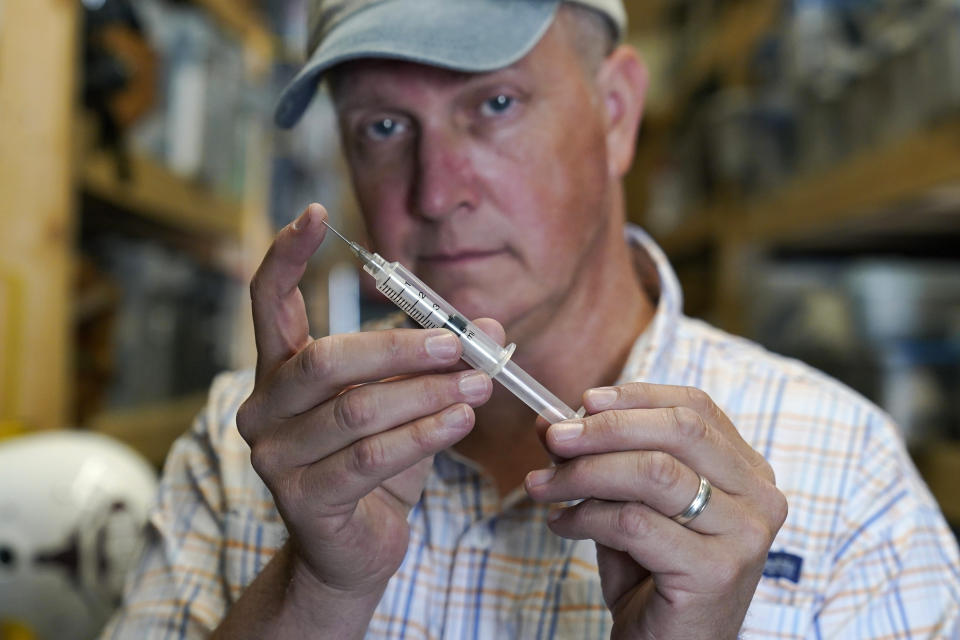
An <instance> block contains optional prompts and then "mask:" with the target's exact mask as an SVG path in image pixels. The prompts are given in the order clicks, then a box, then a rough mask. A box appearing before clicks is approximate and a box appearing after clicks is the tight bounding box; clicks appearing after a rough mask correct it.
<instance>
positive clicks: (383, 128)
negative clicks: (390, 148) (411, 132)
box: [367, 118, 403, 140]
mask: <svg viewBox="0 0 960 640" xmlns="http://www.w3.org/2000/svg"><path fill="white" fill-rule="evenodd" d="M401 131H403V125H402V124H400V123H399V122H397V121H396V120H394V119H393V118H383V119H381V120H377V121H376V122H373V123H371V124H369V125H367V133H368V134H369V135H370V136H371V137H373V138H376V139H378V140H385V139H387V138H389V137H391V136H393V135H395V134H397V133H399V132H401Z"/></svg>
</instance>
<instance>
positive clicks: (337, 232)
mask: <svg viewBox="0 0 960 640" xmlns="http://www.w3.org/2000/svg"><path fill="white" fill-rule="evenodd" d="M322 222H323V224H325V225H327V229H330V231H333V232H334V233H335V234H337V236H338V237H339V238H340V239H341V240H343V241H344V242H346V243H347V244H348V245H350V246H351V247H352V246H353V243H352V242H350V241H349V240H347V239H346V238H345V237H343V234H342V233H340V232H339V231H337V230H336V229H334V228H333V227H331V226H330V223H329V222H327V221H326V220H323V221H322Z"/></svg>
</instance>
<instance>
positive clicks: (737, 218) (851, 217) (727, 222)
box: [660, 117, 960, 254]
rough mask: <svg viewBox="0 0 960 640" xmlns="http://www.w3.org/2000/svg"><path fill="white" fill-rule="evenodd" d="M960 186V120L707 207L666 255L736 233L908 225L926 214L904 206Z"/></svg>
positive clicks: (789, 238) (785, 237) (744, 236)
mask: <svg viewBox="0 0 960 640" xmlns="http://www.w3.org/2000/svg"><path fill="white" fill-rule="evenodd" d="M954 186H960V117H958V118H955V119H953V120H950V121H948V122H945V123H942V124H940V125H938V126H935V127H932V128H930V129H927V130H924V131H920V132H917V133H914V134H912V135H910V136H909V137H907V138H906V139H903V140H897V141H893V142H891V143H889V144H887V145H885V146H883V147H882V148H879V149H875V150H871V151H867V152H863V153H861V154H859V155H858V156H856V157H854V158H852V159H850V160H848V161H846V162H844V163H842V164H841V165H839V166H837V167H834V168H832V169H829V170H827V171H825V172H824V173H823V174H821V175H816V176H810V177H803V178H798V179H796V180H794V181H793V182H791V183H790V184H788V185H786V186H784V187H782V188H781V189H778V190H776V192H774V193H771V194H768V195H766V196H765V197H763V198H761V199H759V200H757V201H755V202H746V203H742V204H740V205H736V204H732V203H727V204H726V205H715V206H706V207H703V208H702V209H700V210H699V211H697V212H695V213H693V214H691V215H690V216H689V217H688V218H687V221H686V222H684V223H683V224H681V225H680V227H679V228H678V229H677V230H676V231H674V232H672V233H669V234H667V235H665V236H663V237H662V238H660V242H661V243H662V244H663V246H664V248H665V249H666V250H667V252H668V253H671V254H684V253H689V252H691V251H695V250H698V249H700V248H701V247H702V246H703V245H704V244H706V243H716V244H722V243H723V242H725V241H727V240H728V239H730V238H731V237H732V238H736V239H737V241H738V242H747V243H752V244H758V245H777V244H784V243H787V244H789V243H796V242H800V241H803V240H805V239H810V238H816V237H818V236H821V237H822V236H828V235H835V234H843V233H853V232H855V231H863V230H869V229H871V228H884V229H887V230H909V229H910V228H911V227H912V226H918V225H920V224H923V223H925V222H927V219H926V218H924V217H922V216H921V217H919V218H914V219H912V220H911V219H909V218H905V217H904V216H902V215H899V214H900V212H901V211H902V210H904V208H905V207H909V208H910V209H911V210H912V209H916V208H917V206H916V205H917V204H918V203H921V202H923V201H924V200H925V199H927V198H928V197H930V196H931V195H935V194H936V193H937V192H938V191H940V192H942V191H943V190H944V189H946V188H950V187H954ZM958 206H960V202H958ZM951 217H952V216H951ZM891 219H893V220H894V222H893V223H891Z"/></svg>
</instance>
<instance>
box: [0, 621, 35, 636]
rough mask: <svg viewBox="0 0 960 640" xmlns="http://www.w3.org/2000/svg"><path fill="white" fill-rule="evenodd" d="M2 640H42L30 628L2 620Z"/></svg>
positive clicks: (0, 630)
mask: <svg viewBox="0 0 960 640" xmlns="http://www.w3.org/2000/svg"><path fill="white" fill-rule="evenodd" d="M0 640H40V639H39V637H38V636H37V635H36V634H35V633H34V632H33V631H31V630H30V629H29V627H27V626H25V625H23V624H20V623H19V622H15V621H13V620H0Z"/></svg>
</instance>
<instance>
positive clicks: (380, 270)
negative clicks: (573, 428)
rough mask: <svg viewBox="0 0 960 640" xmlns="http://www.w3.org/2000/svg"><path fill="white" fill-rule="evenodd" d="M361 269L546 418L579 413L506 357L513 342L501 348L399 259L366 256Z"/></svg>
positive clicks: (556, 419)
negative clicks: (453, 337)
mask: <svg viewBox="0 0 960 640" xmlns="http://www.w3.org/2000/svg"><path fill="white" fill-rule="evenodd" d="M370 256H371V257H370V261H369V262H366V263H365V264H364V266H363V268H364V270H365V271H366V272H367V273H369V274H370V275H372V276H373V277H374V278H375V279H376V281H377V289H378V290H379V291H380V292H381V293H382V294H383V295H385V296H387V298H389V299H390V300H391V301H392V302H393V303H394V304H396V305H397V306H398V307H400V309H401V310H403V311H404V313H406V314H407V315H408V316H410V317H411V318H412V319H413V320H414V321H416V322H417V323H418V324H419V325H420V326H422V327H424V328H426V329H435V328H437V327H443V328H445V329H449V330H450V331H453V332H454V333H455V334H456V335H457V336H458V337H459V338H460V342H461V344H463V356H462V357H463V359H464V361H466V363H467V364H469V365H470V366H471V367H473V368H474V369H477V370H480V371H483V372H485V373H487V375H489V376H490V377H491V378H493V379H495V380H498V381H500V383H501V384H502V385H503V386H505V387H506V388H507V389H508V390H509V391H510V392H512V393H513V394H514V395H515V396H517V398H519V399H520V400H522V401H523V402H524V403H526V405H527V406H528V407H530V408H531V409H533V410H534V411H536V412H537V413H538V414H539V415H541V416H543V417H544V418H545V419H546V420H547V421H548V422H550V423H551V424H553V423H554V422H560V421H562V420H569V419H572V418H577V417H579V416H578V414H577V413H575V412H574V411H573V409H571V408H570V407H568V406H567V405H566V404H564V403H563V401H562V400H560V399H559V398H558V397H557V396H555V395H553V394H552V393H551V392H550V391H549V390H548V389H547V388H546V387H544V386H543V385H542V384H540V383H539V382H537V381H536V380H534V379H533V377H531V376H530V375H529V374H528V373H527V372H526V371H524V370H523V369H521V368H520V367H519V366H517V364H516V363H515V362H512V361H511V360H510V356H511V355H512V354H513V348H514V345H508V346H506V347H501V346H500V345H499V344H497V342H496V341H495V340H494V339H493V338H491V337H490V336H488V335H487V334H486V333H484V332H483V331H481V330H480V328H479V327H477V325H475V324H473V323H472V322H470V321H469V320H467V319H466V318H464V317H463V316H462V315H460V312H458V311H457V310H456V309H455V308H454V307H453V305H451V304H450V303H449V302H447V301H446V300H444V299H443V298H442V297H441V296H440V294H438V293H437V292H436V291H434V290H433V289H431V288H430V287H428V286H427V285H426V283H424V282H423V281H421V280H420V279H419V278H418V277H417V276H415V275H414V274H413V273H411V272H410V271H409V270H407V268H406V267H404V266H403V265H402V264H400V263H399V262H387V261H386V260H384V259H383V258H382V257H381V256H380V255H379V254H370Z"/></svg>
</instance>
